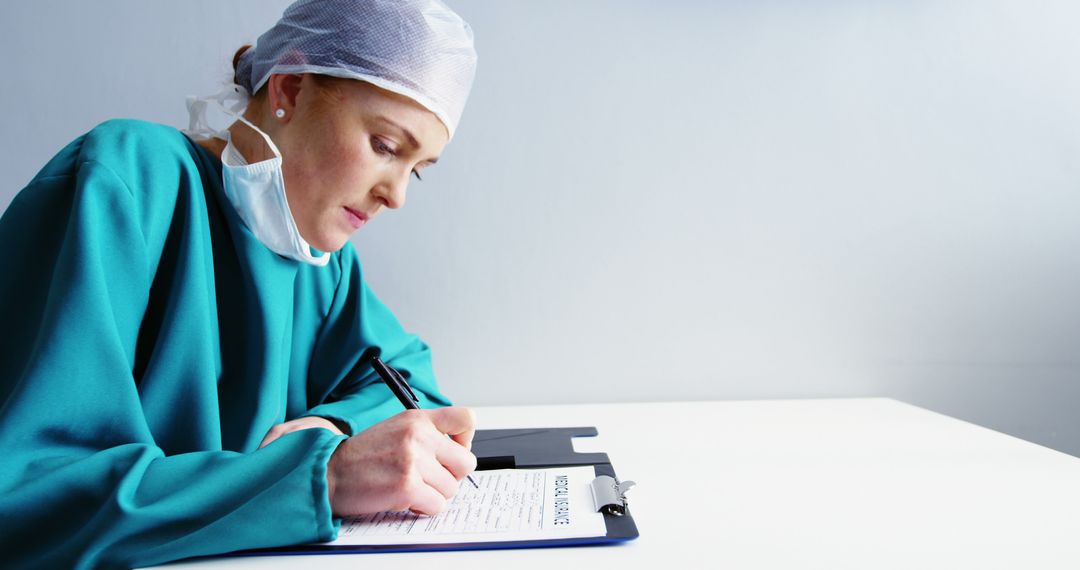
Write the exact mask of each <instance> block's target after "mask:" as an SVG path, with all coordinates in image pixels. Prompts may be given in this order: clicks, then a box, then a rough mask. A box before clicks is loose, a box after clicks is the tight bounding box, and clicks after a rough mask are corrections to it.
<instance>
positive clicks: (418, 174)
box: [412, 170, 423, 180]
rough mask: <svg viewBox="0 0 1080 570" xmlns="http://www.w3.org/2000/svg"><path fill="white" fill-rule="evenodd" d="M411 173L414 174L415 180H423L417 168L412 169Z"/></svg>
mask: <svg viewBox="0 0 1080 570" xmlns="http://www.w3.org/2000/svg"><path fill="white" fill-rule="evenodd" d="M412 175H413V176H415V177H416V179H417V180H423V178H420V172H419V171H417V170H413V171H412Z"/></svg>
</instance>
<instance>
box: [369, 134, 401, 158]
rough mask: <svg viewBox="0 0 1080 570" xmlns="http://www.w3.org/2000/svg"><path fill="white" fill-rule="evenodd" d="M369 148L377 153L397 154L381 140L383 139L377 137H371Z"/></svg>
mask: <svg viewBox="0 0 1080 570" xmlns="http://www.w3.org/2000/svg"><path fill="white" fill-rule="evenodd" d="M371 148H372V149H374V150H375V152H377V153H379V154H383V155H389V156H397V151H395V150H394V149H393V148H391V147H390V145H388V144H386V143H385V142H383V140H382V139H380V138H379V137H371Z"/></svg>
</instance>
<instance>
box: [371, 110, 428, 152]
mask: <svg viewBox="0 0 1080 570" xmlns="http://www.w3.org/2000/svg"><path fill="white" fill-rule="evenodd" d="M378 119H379V120H381V121H382V122H384V123H387V124H388V125H390V126H392V127H394V128H396V129H397V130H399V131H401V132H402V133H404V134H405V138H407V139H409V144H411V145H412V147H413V148H415V149H419V148H420V141H418V140H416V137H415V136H414V135H413V134H412V132H411V131H410V130H409V129H406V128H405V127H403V126H401V124H400V123H398V122H397V121H394V120H393V119H391V118H390V117H387V116H386V115H379V116H378ZM424 162H427V163H428V164H435V163H436V162H439V157H437V156H436V157H435V158H429V159H427V160H425V161H424Z"/></svg>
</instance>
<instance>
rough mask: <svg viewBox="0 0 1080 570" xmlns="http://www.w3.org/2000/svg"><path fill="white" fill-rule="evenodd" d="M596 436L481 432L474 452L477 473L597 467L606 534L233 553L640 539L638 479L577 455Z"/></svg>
mask: <svg viewBox="0 0 1080 570" xmlns="http://www.w3.org/2000/svg"><path fill="white" fill-rule="evenodd" d="M596 435H597V431H596V428H595V427H572V428H532V429H495V430H476V434H475V436H474V437H473V447H472V451H473V454H475V455H476V459H477V467H476V469H477V471H485V470H492V469H512V468H517V469H527V468H530V467H536V468H546V467H571V466H587V465H591V466H592V467H593V469H594V470H595V473H596V479H594V481H593V496H594V500H596V502H597V504H598V506H599V507H600V508H599V510H600V511H601V512H602V513H603V515H604V523H605V526H606V527H607V534H605V535H602V536H587V537H577V538H551V539H537V540H510V541H491V542H464V543H447V544H434V543H424V544H379V545H341V544H303V545H297V546H284V547H279V548H265V549H258V550H244V551H239V552H233V553H230V554H228V555H227V556H265V555H273V554H349V553H364V552H417V551H440V550H495V549H510V548H543V547H556V546H584V545H597V544H616V543H621V542H625V541H628V540H633V539H635V538H637V537H638V530H637V525H636V524H635V523H634V517H633V514H632V513H631V512H630V507H629V504H628V501H627V500H626V497H625V492H626V490H627V489H629V487H630V486H632V485H633V482H632V481H625V482H622V481H619V480H618V478H616V476H615V469H614V468H613V467H612V466H611V460H610V459H608V456H607V454H606V453H576V452H575V451H574V446H573V443H572V439H573V438H575V437H595V436H596ZM601 503H603V504H601Z"/></svg>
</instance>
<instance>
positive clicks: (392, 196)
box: [375, 175, 409, 210]
mask: <svg viewBox="0 0 1080 570" xmlns="http://www.w3.org/2000/svg"><path fill="white" fill-rule="evenodd" d="M408 186H409V177H408V175H405V176H395V177H393V178H390V177H388V178H387V180H385V181H383V182H382V183H380V184H378V185H377V186H375V196H376V197H377V198H378V199H379V201H380V202H382V203H383V205H384V206H386V207H387V208H390V209H391V210H396V209H398V208H400V207H402V206H404V205H405V192H406V190H407V189H408Z"/></svg>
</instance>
